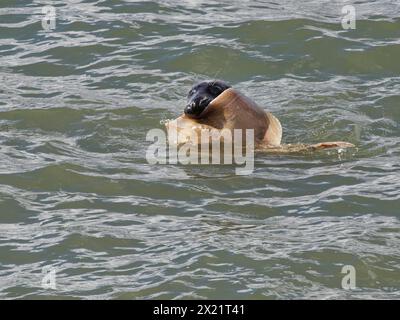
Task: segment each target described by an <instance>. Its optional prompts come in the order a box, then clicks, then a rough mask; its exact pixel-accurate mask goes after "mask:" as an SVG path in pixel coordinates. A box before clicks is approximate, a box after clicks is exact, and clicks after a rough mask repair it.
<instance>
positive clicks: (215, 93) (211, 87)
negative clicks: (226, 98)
mask: <svg viewBox="0 0 400 320" xmlns="http://www.w3.org/2000/svg"><path fill="white" fill-rule="evenodd" d="M208 90H209V91H210V93H211V94H212V95H213V96H214V97H217V96H219V95H220V94H221V93H222V92H223V91H224V90H223V89H222V88H221V87H220V86H219V85H218V84H216V83H211V84H210V85H209V87H208Z"/></svg>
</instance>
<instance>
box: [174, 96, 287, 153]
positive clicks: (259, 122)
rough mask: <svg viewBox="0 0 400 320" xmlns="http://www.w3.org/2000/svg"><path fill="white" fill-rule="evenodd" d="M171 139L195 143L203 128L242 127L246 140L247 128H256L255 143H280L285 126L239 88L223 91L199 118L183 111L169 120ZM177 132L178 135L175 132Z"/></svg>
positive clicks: (228, 128)
mask: <svg viewBox="0 0 400 320" xmlns="http://www.w3.org/2000/svg"><path fill="white" fill-rule="evenodd" d="M166 128H167V132H168V138H169V141H170V142H172V143H177V144H181V143H186V142H193V143H197V142H195V141H194V139H193V137H196V136H197V137H199V135H200V133H201V130H224V129H227V130H230V131H231V132H232V131H233V130H234V129H241V130H242V135H243V136H242V142H243V143H244V142H245V134H246V129H252V130H254V141H255V145H256V146H257V145H259V144H262V145H264V146H271V147H273V146H275V147H276V146H279V145H280V144H281V139H282V126H281V124H280V122H279V120H278V119H277V118H276V117H275V116H274V115H272V114H271V113H269V112H266V111H264V110H263V109H262V108H260V107H259V106H258V105H257V104H256V103H255V102H253V101H252V100H251V99H249V98H247V97H246V96H244V95H243V94H241V93H240V92H238V91H237V90H235V89H232V88H229V89H226V90H225V91H223V92H222V93H221V94H220V95H218V96H217V97H216V98H215V99H213V100H212V101H211V102H210V103H209V104H208V106H207V107H206V108H205V109H204V110H203V111H202V112H201V113H200V114H199V115H197V116H196V117H195V118H194V117H191V116H189V115H187V114H183V115H181V116H180V117H178V118H177V119H175V120H172V121H169V122H167V123H166ZM174 130H175V131H176V132H177V133H176V134H175V133H174V132H173V131H174Z"/></svg>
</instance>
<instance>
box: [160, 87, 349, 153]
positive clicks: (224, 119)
mask: <svg viewBox="0 0 400 320" xmlns="http://www.w3.org/2000/svg"><path fill="white" fill-rule="evenodd" d="M165 126H166V129H167V135H168V142H169V143H170V144H176V145H180V144H185V143H190V144H194V145H200V143H202V142H204V141H202V140H201V136H202V133H203V132H204V131H207V132H217V133H221V134H220V135H219V136H218V135H217V139H219V142H222V143H223V142H225V141H226V135H224V134H222V133H226V132H227V131H228V132H230V133H231V135H230V136H231V137H232V139H233V142H234V143H235V140H234V134H233V133H232V132H233V131H235V129H240V131H241V134H242V136H241V139H240V142H241V143H242V145H243V146H244V145H246V137H247V136H246V130H247V129H249V130H253V138H254V140H253V141H254V147H255V149H256V150H258V151H261V152H268V153H275V154H286V153H301V152H309V151H311V152H313V151H316V150H320V149H329V148H350V147H354V145H353V144H351V143H349V142H344V141H333V142H320V143H316V144H303V143H298V144H281V140H282V126H281V123H280V122H279V120H278V119H277V118H276V117H275V116H274V115H273V114H272V113H270V112H267V111H265V110H263V109H262V108H260V107H259V106H258V105H257V104H256V103H255V102H254V101H252V100H251V99H249V98H248V97H246V96H245V95H243V94H241V93H240V92H239V91H237V90H235V89H233V88H231V87H230V86H228V85H226V84H225V83H224V82H222V81H212V82H202V83H200V84H198V85H196V86H194V87H193V88H192V89H191V90H190V92H189V95H188V104H187V105H186V107H185V110H184V114H182V115H181V116H180V117H178V118H177V119H175V120H171V121H168V122H167V123H166V124H165ZM205 142H206V143H208V144H210V142H213V138H212V137H211V138H209V139H208V140H206V141H205Z"/></svg>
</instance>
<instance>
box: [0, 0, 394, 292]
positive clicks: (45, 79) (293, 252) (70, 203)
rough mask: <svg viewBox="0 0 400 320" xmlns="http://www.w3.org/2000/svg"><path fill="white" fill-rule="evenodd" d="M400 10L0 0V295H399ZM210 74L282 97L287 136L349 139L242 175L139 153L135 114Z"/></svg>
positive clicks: (145, 126) (148, 117) (384, 2)
mask: <svg viewBox="0 0 400 320" xmlns="http://www.w3.org/2000/svg"><path fill="white" fill-rule="evenodd" d="M49 4H50V5H53V6H54V7H55V8H56V18H57V19H56V29H55V30H53V31H50V32H46V31H44V30H43V27H42V23H41V19H42V18H43V15H42V11H41V10H42V7H43V6H44V5H49ZM344 4H353V5H354V6H355V8H356V12H357V24H356V30H343V28H342V26H341V19H342V16H343V14H342V13H341V8H342V7H343V5H344ZM399 14H400V3H399V1H397V0H396V1H394V0H393V1H391V0H380V1H371V0H370V1H366V0H359V1H356V2H352V1H347V2H343V1H322V0H320V1H307V3H303V2H301V1H295V0H292V1H289V0H285V1H276V2H274V1H243V0H242V1H231V0H230V1H221V2H219V3H218V4H217V3H213V2H211V1H206V0H204V1H202V0H191V1H181V0H179V1H178V0H165V1H158V2H151V1H143V2H136V1H110V0H108V1H104V0H97V1H82V0H74V1H72V0H70V1H30V2H29V3H28V1H9V0H2V1H1V4H0V148H1V149H0V156H1V157H0V297H1V298H96V299H97V298H107V299H136V298H168V299H169V298H173V299H179V298H189V299H191V298H224V299H227V298H242V299H284V298H289V299H292V298H322V299H328V298H339V299H342V298H384V299H387V298H395V299H399V298H400V273H399V264H400V250H399V248H400V221H399V217H400V213H399V209H400V191H399V190H400V175H399V173H400V142H399V136H400V127H399V122H400V112H399V110H400V94H399V92H400V78H399V72H400V64H399V56H400V41H399V39H400V20H399V18H398V17H399ZM210 78H220V79H223V80H225V81H227V82H229V83H230V84H232V85H233V86H234V87H235V88H236V89H238V90H240V91H242V92H243V93H245V94H246V95H248V96H250V97H252V98H253V99H254V100H255V101H257V102H258V103H259V104H260V105H262V106H264V107H265V108H266V109H268V110H269V111H272V112H273V113H274V114H276V115H277V116H278V117H279V118H280V120H281V122H282V124H283V128H284V139H283V140H284V142H285V143H297V142H306V143H312V142H319V141H326V140H347V141H350V142H352V143H354V144H356V145H357V148H356V149H355V150H352V151H348V152H344V153H342V154H338V153H337V152H330V153H327V152H322V153H318V154H314V155H303V156H271V155H270V156H268V155H258V156H257V157H256V160H255V162H256V163H255V171H254V173H253V174H252V175H249V176H237V175H235V168H234V166H217V165H215V166H184V165H150V164H148V163H147V161H146V159H145V151H146V148H147V147H148V145H149V142H146V141H145V135H146V132H147V131H148V130H149V129H152V128H162V126H161V125H160V120H165V119H170V118H175V117H176V116H178V115H179V114H180V113H181V112H182V110H183V106H184V102H185V95H186V93H187V92H188V90H189V88H190V87H191V85H193V84H194V83H195V82H197V81H200V80H206V79H210ZM345 265H351V266H353V267H354V268H355V270H356V288H355V289H353V290H344V289H343V288H342V278H343V277H344V276H345V274H342V273H341V271H342V267H343V266H345ZM43 268H45V269H44V270H47V269H46V268H50V270H53V271H54V272H55V275H56V277H55V283H54V282H51V281H50V280H49V281H50V282H47V280H48V279H50V278H46V276H48V275H49V274H46V273H45V272H44V270H43ZM51 268H53V269H51ZM42 272H44V273H42ZM44 276H45V278H44ZM46 279H47V280H46ZM51 279H54V278H51ZM49 284H50V285H49ZM54 284H55V287H54V286H53V285H54Z"/></svg>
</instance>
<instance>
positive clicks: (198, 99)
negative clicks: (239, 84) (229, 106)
mask: <svg viewBox="0 0 400 320" xmlns="http://www.w3.org/2000/svg"><path fill="white" fill-rule="evenodd" d="M228 88H230V86H229V85H227V84H226V83H225V82H223V81H219V80H216V81H209V82H206V81H204V82H200V83H199V84H196V85H195V86H193V87H192V89H190V91H189V94H188V97H187V104H186V107H185V110H184V112H185V114H186V115H187V116H189V117H191V118H198V117H199V116H200V114H201V113H202V112H203V111H204V109H205V108H207V106H208V105H209V104H210V102H211V101H212V100H214V99H215V98H216V97H218V96H219V95H220V94H221V93H222V92H224V91H225V90H226V89H228Z"/></svg>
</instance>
